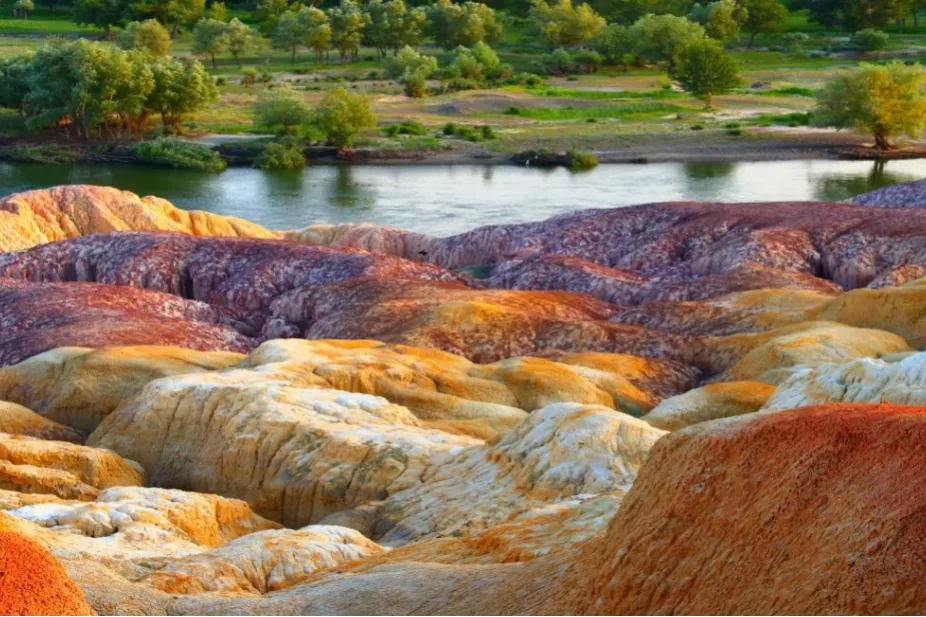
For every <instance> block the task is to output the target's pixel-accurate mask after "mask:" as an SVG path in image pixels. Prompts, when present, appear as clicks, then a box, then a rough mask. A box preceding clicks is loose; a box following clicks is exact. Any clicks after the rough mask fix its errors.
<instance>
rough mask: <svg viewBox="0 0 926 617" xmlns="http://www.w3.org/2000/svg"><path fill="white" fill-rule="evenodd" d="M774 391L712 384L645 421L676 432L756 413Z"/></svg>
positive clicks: (757, 385)
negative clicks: (693, 426)
mask: <svg viewBox="0 0 926 617" xmlns="http://www.w3.org/2000/svg"><path fill="white" fill-rule="evenodd" d="M774 392H775V387H774V386H770V385H768V384H764V383H759V382H755V381H727V382H721V383H713V384H708V385H706V386H703V387H701V388H695V389H694V390H689V391H688V392H685V393H684V394H680V395H678V396H673V397H672V398H668V399H666V400H664V401H662V402H661V403H660V404H659V405H657V406H656V408H655V409H653V410H652V411H650V412H649V413H648V414H646V415H645V416H643V420H646V421H647V422H649V423H650V424H652V425H653V426H655V427H656V428H661V429H663V430H665V431H675V430H678V429H680V428H685V427H686V426H691V425H692V424H698V423H700V422H708V421H710V420H716V419H718V418H727V417H730V416H740V415H744V414H748V413H753V412H756V411H758V410H759V409H760V408H761V407H762V406H763V405H765V403H766V402H767V401H768V399H769V397H770V396H771V395H772V394H774Z"/></svg>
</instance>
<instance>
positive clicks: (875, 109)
mask: <svg viewBox="0 0 926 617" xmlns="http://www.w3.org/2000/svg"><path fill="white" fill-rule="evenodd" d="M924 84H926V72H924V70H923V67H921V66H919V65H911V66H906V65H904V64H902V63H900V62H894V63H891V64H888V65H883V66H878V65H872V64H862V65H860V66H859V68H857V69H853V70H847V71H844V72H842V73H841V74H840V75H838V76H837V77H836V78H834V79H833V80H832V81H830V82H829V83H828V84H827V85H826V86H825V87H824V88H823V89H822V90H821V91H820V93H819V94H818V95H817V107H816V108H815V110H814V121H815V123H816V124H818V125H820V126H832V127H836V128H841V129H846V128H852V129H855V130H857V131H859V132H864V133H868V134H870V135H873V136H874V138H875V145H876V146H877V147H878V148H879V149H881V150H888V149H891V148H892V147H893V146H892V144H891V140H892V139H893V138H894V137H897V136H899V135H907V136H909V137H913V138H916V137H919V135H920V133H921V132H922V131H923V128H924V126H926V95H924V93H923V85H924Z"/></svg>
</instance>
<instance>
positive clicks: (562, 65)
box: [540, 47, 574, 75]
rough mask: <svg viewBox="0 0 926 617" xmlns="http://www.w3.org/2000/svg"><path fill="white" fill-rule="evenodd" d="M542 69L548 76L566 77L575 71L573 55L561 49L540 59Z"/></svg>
mask: <svg viewBox="0 0 926 617" xmlns="http://www.w3.org/2000/svg"><path fill="white" fill-rule="evenodd" d="M540 68H541V70H542V71H543V72H544V73H546V74H547V75H566V74H568V73H571V72H572V71H573V70H574V65H573V62H572V54H570V53H569V52H568V51H566V50H565V49H563V48H562V47H560V48H559V49H557V50H555V51H551V52H550V53H548V54H544V55H542V56H541V57H540Z"/></svg>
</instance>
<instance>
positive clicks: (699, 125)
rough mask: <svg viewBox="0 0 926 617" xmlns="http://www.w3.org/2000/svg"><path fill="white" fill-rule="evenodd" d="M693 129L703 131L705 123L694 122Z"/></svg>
mask: <svg viewBox="0 0 926 617" xmlns="http://www.w3.org/2000/svg"><path fill="white" fill-rule="evenodd" d="M691 130H692V131H703V130H704V125H703V124H692V125H691Z"/></svg>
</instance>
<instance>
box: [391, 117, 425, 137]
mask: <svg viewBox="0 0 926 617" xmlns="http://www.w3.org/2000/svg"><path fill="white" fill-rule="evenodd" d="M384 132H385V133H386V135H388V136H389V137H396V136H398V135H427V133H428V130H427V129H426V128H424V127H423V126H421V123H420V122H417V121H415V120H405V121H404V122H396V123H393V124H390V125H389V126H388V127H386V130H385V131H384Z"/></svg>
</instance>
